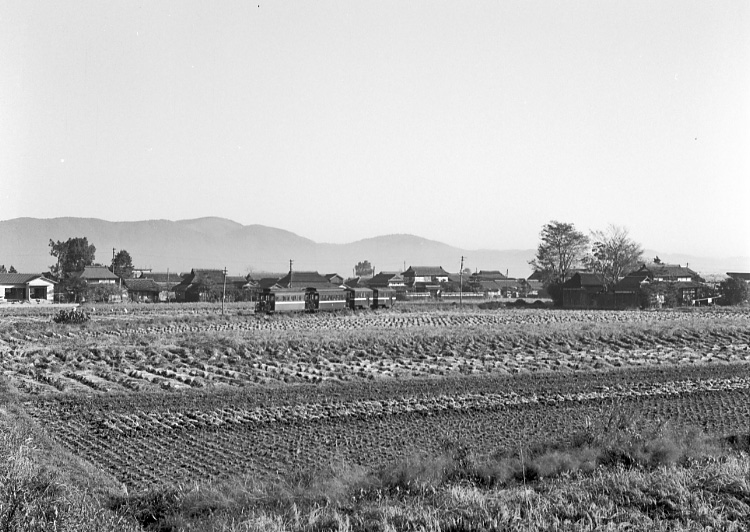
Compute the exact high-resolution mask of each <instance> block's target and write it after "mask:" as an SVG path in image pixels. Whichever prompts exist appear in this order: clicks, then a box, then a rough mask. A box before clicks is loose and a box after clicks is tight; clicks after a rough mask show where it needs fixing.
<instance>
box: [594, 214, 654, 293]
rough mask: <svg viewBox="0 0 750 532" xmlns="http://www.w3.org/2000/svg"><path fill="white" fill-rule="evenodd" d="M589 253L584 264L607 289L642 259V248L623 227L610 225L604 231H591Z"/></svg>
mask: <svg viewBox="0 0 750 532" xmlns="http://www.w3.org/2000/svg"><path fill="white" fill-rule="evenodd" d="M591 239H592V240H593V241H594V243H593V245H592V246H591V253H590V254H589V255H588V256H587V257H586V258H585V260H584V263H585V264H586V267H587V268H588V269H590V270H591V271H593V272H595V273H598V274H600V275H601V276H602V277H603V278H604V284H605V286H606V287H607V288H608V289H609V288H612V287H613V286H614V285H615V284H617V282H618V281H619V280H620V279H621V278H622V277H624V276H625V275H626V274H627V273H628V272H631V271H633V270H634V269H635V268H636V267H637V266H638V264H639V263H640V262H641V261H642V259H643V248H642V247H641V246H640V244H638V243H636V242H634V241H633V240H632V239H631V238H630V236H629V234H628V230H627V229H626V228H624V227H618V226H616V225H610V226H609V227H608V228H607V229H606V230H605V231H592V232H591Z"/></svg>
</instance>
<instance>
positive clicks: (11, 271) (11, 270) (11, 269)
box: [8, 264, 18, 273]
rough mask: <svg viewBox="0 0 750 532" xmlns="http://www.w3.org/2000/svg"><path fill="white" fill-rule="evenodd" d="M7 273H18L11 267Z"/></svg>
mask: <svg viewBox="0 0 750 532" xmlns="http://www.w3.org/2000/svg"><path fill="white" fill-rule="evenodd" d="M8 273H18V271H17V270H16V269H15V268H14V267H13V265H12V264H11V265H10V270H8Z"/></svg>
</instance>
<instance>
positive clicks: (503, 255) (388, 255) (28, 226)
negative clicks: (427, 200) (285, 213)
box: [0, 217, 533, 277]
mask: <svg viewBox="0 0 750 532" xmlns="http://www.w3.org/2000/svg"><path fill="white" fill-rule="evenodd" d="M83 236H85V237H86V238H87V239H88V241H89V243H90V244H94V245H95V246H96V249H97V252H96V260H97V261H98V262H101V263H109V261H110V260H111V257H112V249H113V248H114V249H116V250H120V249H126V250H127V251H128V252H129V253H130V255H131V256H132V257H133V263H134V264H135V266H136V267H142V268H152V269H153V270H154V271H166V270H167V269H169V270H170V271H173V272H178V271H188V270H190V269H191V268H223V267H225V266H226V267H227V268H228V270H229V272H230V273H231V274H233V275H240V274H242V275H244V274H246V273H248V272H260V271H287V270H288V268H289V260H290V259H292V260H294V268H295V269H297V270H318V271H320V272H321V273H332V272H337V273H340V274H341V275H343V276H345V277H346V276H349V275H352V274H353V273H352V270H353V268H354V265H355V264H356V263H357V262H359V261H362V260H369V261H370V262H371V263H372V264H373V265H374V266H375V268H376V269H377V270H378V271H380V270H402V269H403V268H404V265H406V267H408V266H409V265H433V264H435V265H441V266H443V267H444V268H445V269H446V270H448V271H451V272H455V271H458V269H459V265H460V261H461V256H462V255H464V256H467V257H469V259H468V260H467V261H466V266H467V267H471V268H479V269H501V270H503V271H505V270H506V269H507V270H509V272H510V274H511V275H516V276H521V275H523V276H526V275H528V274H529V273H530V272H529V267H528V264H527V261H528V260H529V259H530V258H531V256H532V255H533V250H515V251H495V250H481V251H472V250H464V249H459V248H455V247H452V246H449V245H447V244H443V243H441V242H436V241H433V240H428V239H425V238H421V237H418V236H414V235H405V234H399V235H386V236H379V237H375V238H368V239H364V240H359V241H356V242H351V243H348V244H329V243H317V242H314V241H312V240H310V239H307V238H304V237H302V236H299V235H296V234H294V233H291V232H289V231H285V230H283V229H277V228H274V227H267V226H264V225H241V224H238V223H236V222H233V221H231V220H226V219H223V218H198V219H193V220H177V221H170V220H145V221H137V222H110V221H106V220H100V219H95V218H72V217H70V218H52V219H39V218H15V219H12V220H6V221H0V242H1V243H2V245H0V264H5V265H6V266H7V267H10V265H13V266H15V267H16V269H17V270H18V271H28V272H35V271H43V270H47V269H48V268H49V266H50V264H52V263H53V262H54V260H53V257H52V256H50V254H49V241H50V239H52V240H54V241H57V240H63V241H64V240H67V239H68V238H71V237H83Z"/></svg>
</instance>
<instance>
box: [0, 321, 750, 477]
mask: <svg viewBox="0 0 750 532" xmlns="http://www.w3.org/2000/svg"><path fill="white" fill-rule="evenodd" d="M158 310H159V309H158V306H154V307H151V308H149V309H148V313H145V312H137V311H136V312H133V311H130V312H129V313H127V314H125V313H122V312H120V313H115V312H111V311H100V313H98V314H97V313H94V319H93V320H92V321H91V322H89V323H88V324H85V325H83V326H65V325H56V324H53V323H51V320H50V318H49V316H45V315H42V314H35V313H25V314H23V313H22V314H19V313H16V314H14V315H12V316H4V317H3V318H2V322H0V355H2V358H1V360H2V362H1V363H0V368H1V369H2V372H3V375H5V376H6V377H8V378H9V379H10V381H11V382H12V384H13V385H14V386H15V387H16V388H17V389H18V390H19V392H20V393H21V394H22V399H23V402H24V405H25V408H26V411H27V412H28V413H29V414H31V415H32V416H33V417H34V418H35V419H37V420H39V421H40V422H41V423H42V424H43V426H45V427H47V430H48V432H49V434H50V435H51V436H52V437H53V438H54V439H56V440H57V441H59V442H60V443H61V444H62V445H63V446H64V447H66V448H67V449H69V450H70V451H72V452H74V453H76V454H79V455H81V456H84V457H86V458H88V459H89V460H90V461H92V462H93V463H95V464H96V465H98V466H100V467H102V468H104V469H105V470H107V471H109V472H111V473H113V474H114V475H115V476H116V477H117V478H118V479H119V480H121V481H122V482H124V483H125V484H127V485H128V486H130V487H131V488H135V489H141V488H146V487H149V486H153V485H155V484H160V483H164V482H167V483H174V482H190V481H196V480H201V479H205V478H217V477H230V476H234V475H238V474H254V475H258V476H271V475H276V474H281V473H286V472H290V471H294V470H299V469H304V468H306V467H310V466H313V465H316V464H321V463H328V462H331V461H338V460H341V461H346V462H349V463H358V464H362V465H373V464H377V463H383V462H384V461H388V460H393V459H396V458H398V457H403V456H408V455H410V454H414V453H418V452H432V451H435V450H437V449H439V448H440V446H442V445H444V444H445V443H446V442H447V441H457V440H464V441H470V442H471V443H472V446H473V447H474V448H477V449H481V450H482V451H484V452H487V453H490V452H496V451H503V450H504V449H505V450H507V449H513V448H517V447H518V446H519V445H528V444H532V443H534V442H541V441H549V440H550V439H552V440H559V441H564V440H566V439H568V438H570V437H571V436H572V435H573V434H574V433H575V431H576V430H577V429H578V428H581V427H583V426H584V425H586V424H587V423H588V424H590V423H592V422H594V421H598V420H601V419H603V418H606V417H607V416H609V415H611V414H612V413H613V412H615V411H621V410H623V409H624V410H628V411H632V412H635V413H639V414H642V415H643V416H645V417H647V418H648V419H652V420H662V421H669V422H670V423H675V424H679V425H693V426H698V427H700V428H703V429H704V430H706V431H708V432H710V433H712V434H716V435H730V434H740V433H741V434H746V433H750V426H748V425H749V424H750V411H749V410H750V401H749V400H748V399H750V397H749V396H750V371H748V370H749V369H750V365H748V362H750V348H749V347H748V345H749V344H750V327H749V326H748V325H750V314H749V313H748V312H746V311H745V312H742V311H737V312H731V311H720V310H702V311H696V312H677V311H673V312H583V311H581V312H577V311H552V310H520V309H519V310H500V311H477V310H469V311H463V312H462V311H435V312H398V311H391V312H381V313H375V312H366V313H360V314H341V315H315V316H308V315H300V316H274V317H259V316H253V315H251V314H250V313H249V312H248V313H245V312H244V311H243V309H242V308H234V309H231V312H230V313H228V315H226V316H224V317H220V316H217V315H216V314H210V313H205V312H203V311H199V309H193V310H192V311H190V312H179V311H178V310H179V309H177V310H175V309H168V310H166V311H165V312H163V313H161V314H160V313H158V312H156V311H158Z"/></svg>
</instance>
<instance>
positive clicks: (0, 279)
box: [0, 273, 57, 284]
mask: <svg viewBox="0 0 750 532" xmlns="http://www.w3.org/2000/svg"><path fill="white" fill-rule="evenodd" d="M39 278H42V279H44V280H45V281H49V282H50V283H56V282H57V281H53V280H52V279H47V278H46V277H45V276H44V275H42V274H41V273H0V284H26V283H30V282H31V281H33V280H34V279H39Z"/></svg>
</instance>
